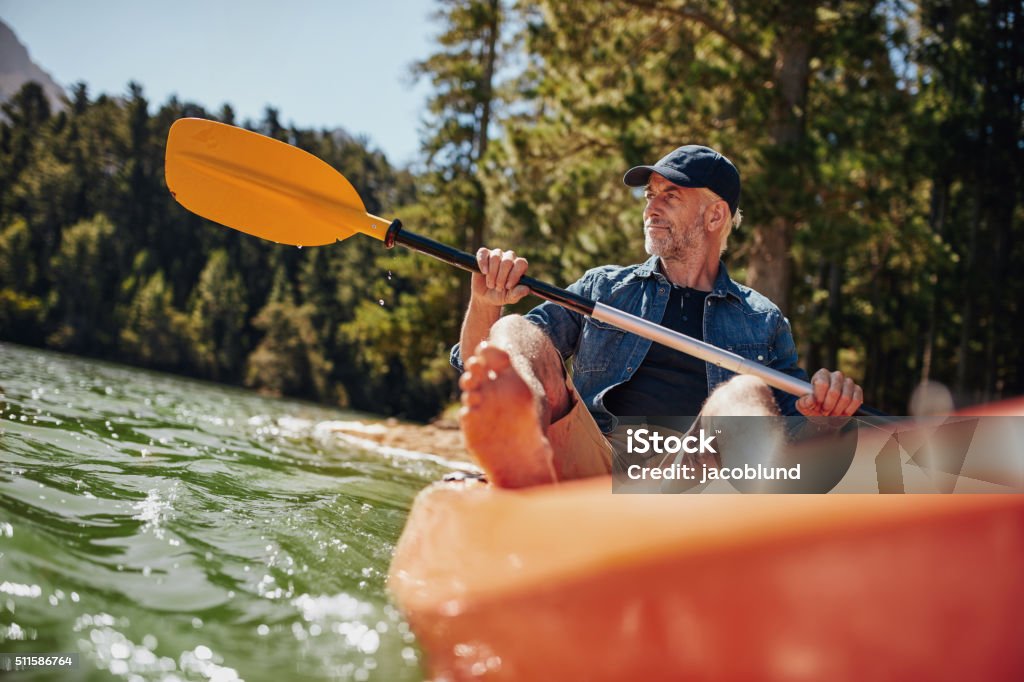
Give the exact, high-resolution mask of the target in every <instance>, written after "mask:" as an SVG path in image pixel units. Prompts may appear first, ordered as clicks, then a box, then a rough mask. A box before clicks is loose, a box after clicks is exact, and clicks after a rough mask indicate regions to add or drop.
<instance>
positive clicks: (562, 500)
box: [389, 478, 1024, 681]
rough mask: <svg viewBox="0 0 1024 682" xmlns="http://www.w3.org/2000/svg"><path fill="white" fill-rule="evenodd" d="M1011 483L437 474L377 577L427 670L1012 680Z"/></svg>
mask: <svg viewBox="0 0 1024 682" xmlns="http://www.w3.org/2000/svg"><path fill="white" fill-rule="evenodd" d="M1021 576H1024V496H1021V495H1014V494H1003V495H812V496H801V495H773V496H767V495H612V494H611V481H610V479H609V478H597V479H588V480H583V481H574V482H570V483H564V484H560V485H553V486H542V487H537V488H531V489H526V490H502V489H496V488H492V487H490V486H488V485H486V484H481V483H475V482H455V483H441V484H436V485H433V486H431V487H429V488H428V489H426V490H425V491H423V492H422V493H421V494H420V495H419V497H418V498H417V500H416V502H415V504H414V506H413V509H412V511H411V513H410V517H409V520H408V523H407V525H406V528H405V532H404V533H403V535H402V537H401V539H400V541H399V543H398V546H397V548H396V553H395V557H394V561H393V563H392V566H391V575H390V579H389V588H390V590H391V592H392V594H393V595H394V597H395V599H396V601H397V603H398V604H399V606H400V607H401V609H402V610H403V612H404V614H405V615H406V617H407V618H408V620H409V622H410V625H411V626H412V628H413V630H414V632H415V633H416V635H417V637H418V639H419V642H420V645H421V646H422V647H423V650H424V651H425V653H426V655H427V659H428V663H429V666H430V671H431V673H432V675H433V677H434V679H436V680H469V679H473V680H478V679H484V680H530V681H534V680H678V679H714V680H754V679H757V680H822V679H827V680H861V679H877V678H883V679H993V680H994V679H1007V680H1009V679H1024V648H1022V647H1021V642H1024V579H1022V577H1021Z"/></svg>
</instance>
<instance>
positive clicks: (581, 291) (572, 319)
mask: <svg viewBox="0 0 1024 682" xmlns="http://www.w3.org/2000/svg"><path fill="white" fill-rule="evenodd" d="M591 279H592V275H591V272H587V273H586V274H584V275H583V277H581V278H580V279H578V280H577V281H575V282H573V283H572V284H570V285H569V286H568V287H566V288H567V289H568V290H569V291H571V292H572V293H574V294H578V295H580V296H584V297H587V298H589V297H590V288H591V285H590V280H591ZM523 317H524V318H526V319H527V320H529V321H530V322H532V323H533V324H535V325H537V326H538V327H540V328H541V329H542V330H543V331H544V333H545V334H547V335H548V338H549V339H551V343H552V344H553V345H554V346H555V350H557V351H558V354H559V355H560V356H561V357H562V360H563V361H565V360H567V359H569V357H570V356H572V355H573V354H574V353H575V352H576V349H577V348H578V347H579V342H580V331H581V330H582V329H583V315H581V314H580V313H577V312H574V311H571V310H568V309H566V308H563V307H562V306H560V305H558V304H556V303H551V302H550V301H545V302H544V303H541V304H540V305H539V306H537V307H535V308H533V309H532V310H531V311H530V312H528V313H526V314H525V315H523ZM448 361H449V362H450V363H451V365H452V367H454V368H455V369H457V370H459V371H460V372H462V371H465V366H464V365H463V362H464V359H463V357H462V349H461V348H460V345H459V344H458V343H456V344H455V345H454V346H452V350H451V352H450V353H449V355H448Z"/></svg>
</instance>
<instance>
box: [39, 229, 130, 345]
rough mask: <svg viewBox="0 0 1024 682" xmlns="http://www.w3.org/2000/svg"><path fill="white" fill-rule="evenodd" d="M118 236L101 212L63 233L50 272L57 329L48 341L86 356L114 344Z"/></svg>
mask: <svg viewBox="0 0 1024 682" xmlns="http://www.w3.org/2000/svg"><path fill="white" fill-rule="evenodd" d="M114 232H115V228H114V224H113V223H111V222H110V219H109V218H107V216H105V215H103V214H102V213H101V214H98V215H96V216H94V217H93V218H91V219H89V220H82V221H79V222H77V223H75V224H74V225H72V226H71V227H69V228H68V229H66V230H64V231H63V232H62V234H61V241H60V246H59V248H58V249H57V252H56V253H55V254H54V256H53V258H52V259H51V261H50V268H49V272H50V275H51V278H52V282H53V288H52V289H51V291H50V301H51V304H50V306H49V307H50V312H51V314H52V316H53V320H54V323H55V324H56V330H55V331H53V332H52V333H51V334H50V335H49V336H48V337H47V343H48V344H50V345H52V346H54V347H56V348H62V349H65V350H70V351H76V352H85V353H89V352H96V351H102V350H106V349H108V348H109V347H110V346H111V345H112V343H113V339H112V338H111V331H112V329H113V326H114V324H113V321H114V304H113V301H114V296H115V292H116V291H117V271H116V270H113V269H111V268H110V263H111V262H116V261H117V258H118V253H117V252H118V243H117V241H116V240H115V239H114V238H113V237H114Z"/></svg>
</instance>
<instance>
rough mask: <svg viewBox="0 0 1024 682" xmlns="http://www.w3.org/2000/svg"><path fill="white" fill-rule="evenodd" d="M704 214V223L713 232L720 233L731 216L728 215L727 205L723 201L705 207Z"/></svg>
mask: <svg viewBox="0 0 1024 682" xmlns="http://www.w3.org/2000/svg"><path fill="white" fill-rule="evenodd" d="M706 211H707V212H706V213H705V214H704V223H705V224H706V225H707V226H708V227H710V228H712V229H713V231H714V232H721V231H722V230H724V229H725V227H726V225H727V224H728V222H729V221H730V220H732V216H730V215H729V204H727V203H726V202H725V201H723V200H719V201H715V202H714V203H712V204H711V205H710V206H708V207H707V209H706Z"/></svg>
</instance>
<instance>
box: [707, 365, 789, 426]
mask: <svg viewBox="0 0 1024 682" xmlns="http://www.w3.org/2000/svg"><path fill="white" fill-rule="evenodd" d="M700 412H701V415H702V416H705V417H720V416H729V417H777V416H779V406H778V405H777V404H776V403H775V397H774V396H773V395H772V389H771V388H769V387H768V384H766V383H764V381H763V380H761V379H758V378H757V377H755V376H750V375H749V374H739V375H737V376H735V377H733V378H732V379H730V380H729V381H727V382H725V383H724V384H722V385H720V386H718V388H716V389H715V390H714V392H713V393H712V394H711V395H710V396H708V399H707V400H705V401H704V406H703V407H702V408H701V411H700Z"/></svg>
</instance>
